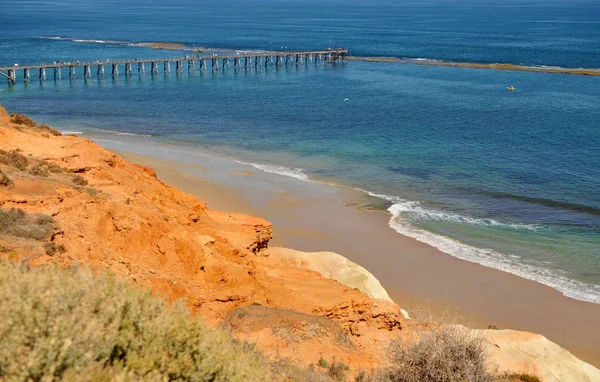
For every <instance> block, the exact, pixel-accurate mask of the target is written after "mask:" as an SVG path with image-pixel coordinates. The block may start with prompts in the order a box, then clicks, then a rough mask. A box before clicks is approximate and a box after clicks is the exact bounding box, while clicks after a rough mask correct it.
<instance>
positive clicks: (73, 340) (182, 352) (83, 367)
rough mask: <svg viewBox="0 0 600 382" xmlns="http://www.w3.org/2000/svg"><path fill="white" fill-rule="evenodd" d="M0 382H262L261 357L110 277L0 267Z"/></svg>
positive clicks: (264, 369)
mask: <svg viewBox="0 0 600 382" xmlns="http://www.w3.org/2000/svg"><path fill="white" fill-rule="evenodd" d="M0 317H3V319H2V320H0V338H2V341H0V379H2V380H23V381H24V380H32V381H40V380H41V381H53V380H67V381H69V380H71V381H75V380H76V381H111V380H122V381H166V380H190V381H234V382H235V381H264V380H271V378H270V375H269V374H270V373H269V370H268V368H267V367H266V366H265V365H264V364H263V361H262V357H261V355H260V354H259V353H258V352H256V351H255V350H253V349H251V348H249V347H248V346H246V345H243V344H239V343H236V342H235V341H233V340H232V339H231V337H230V336H229V335H228V334H227V333H226V332H224V331H220V330H212V329H209V328H207V327H206V325H205V324H204V323H202V322H201V321H200V320H199V319H197V318H190V312H189V311H188V310H187V309H185V308H184V307H183V306H175V307H174V308H169V307H167V306H166V305H165V303H164V302H163V301H162V300H161V299H159V298H158V297H155V296H152V295H151V294H150V293H149V292H146V291H142V290H140V289H138V288H136V287H134V286H132V285H129V284H126V283H123V282H119V281H117V280H115V279H114V278H113V277H110V276H107V275H102V276H100V277H94V276H93V275H92V274H91V273H90V272H88V271H80V270H79V271H78V270H75V269H60V268H55V267H51V268H47V269H32V270H26V269H23V268H22V267H17V266H15V265H12V264H10V263H7V262H3V263H0Z"/></svg>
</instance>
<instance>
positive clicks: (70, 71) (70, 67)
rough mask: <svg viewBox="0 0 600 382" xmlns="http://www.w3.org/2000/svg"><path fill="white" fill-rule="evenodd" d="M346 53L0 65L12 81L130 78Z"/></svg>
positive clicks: (319, 59)
mask: <svg viewBox="0 0 600 382" xmlns="http://www.w3.org/2000/svg"><path fill="white" fill-rule="evenodd" d="M347 54H348V51H347V50H346V49H326V50H318V51H303V52H299V51H298V52H270V51H267V52H242V53H236V54H222V55H215V54H213V55H190V56H183V57H174V58H152V59H146V58H144V59H131V60H117V61H110V60H106V61H87V62H80V61H71V62H53V63H41V64H37V65H23V66H21V65H16V64H15V65H14V66H11V67H4V68H2V67H0V75H1V76H4V77H5V78H6V79H7V81H8V83H9V84H16V83H17V72H19V71H21V72H22V73H23V81H24V82H30V81H31V73H32V71H33V72H34V73H36V72H37V73H39V74H38V79H39V81H42V82H44V81H46V79H47V76H50V78H51V79H54V80H55V81H57V80H61V79H62V76H63V70H65V69H66V74H67V75H68V78H69V79H70V80H76V79H77V73H78V72H79V73H80V74H82V76H83V78H84V79H90V78H92V68H95V69H96V70H95V72H96V77H97V78H100V79H102V78H104V77H105V74H106V73H107V72H108V74H109V75H110V76H112V77H113V78H118V77H119V68H123V72H122V73H123V75H124V76H126V77H131V76H132V75H133V71H134V68H135V69H136V70H137V73H138V74H140V75H141V74H145V73H146V64H150V74H151V75H153V76H154V75H158V74H159V67H161V66H162V72H163V73H165V74H167V73H170V72H171V64H172V63H175V72H176V73H182V72H183V71H184V70H186V71H187V72H189V73H195V72H196V71H202V72H206V71H207V70H211V71H215V70H216V71H218V70H229V69H230V68H233V69H234V70H240V69H246V70H252V69H258V68H262V67H263V66H264V67H271V66H275V67H280V66H281V67H283V66H299V65H308V64H311V63H314V64H316V63H325V64H332V63H334V62H336V61H338V60H345V58H346V55H347ZM160 64H162V65H160ZM105 67H106V72H105ZM78 68H83V70H79V71H78V70H77V69H78ZM47 71H48V73H47Z"/></svg>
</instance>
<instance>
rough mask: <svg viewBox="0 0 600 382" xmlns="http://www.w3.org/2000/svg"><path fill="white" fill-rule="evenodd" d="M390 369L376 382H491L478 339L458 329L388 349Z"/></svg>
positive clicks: (428, 335) (393, 345)
mask: <svg viewBox="0 0 600 382" xmlns="http://www.w3.org/2000/svg"><path fill="white" fill-rule="evenodd" d="M390 353H391V361H392V363H393V365H394V367H392V368H390V369H388V370H384V371H381V372H379V373H378V374H379V375H378V376H377V377H376V378H375V380H377V381H389V382H427V381H432V382H433V381H436V382H445V381H448V382H450V381H469V382H491V381H493V378H492V376H491V375H489V374H488V373H487V372H486V370H485V358H486V357H485V352H484V348H483V343H482V339H481V338H479V337H476V336H473V335H472V334H470V333H469V332H468V331H467V330H465V329H464V328H461V327H458V326H445V327H443V328H441V329H439V330H432V331H430V332H426V333H423V334H421V335H420V338H419V339H418V341H417V342H415V343H414V344H412V345H408V346H404V344H403V343H402V342H400V341H396V342H394V343H392V345H391V347H390Z"/></svg>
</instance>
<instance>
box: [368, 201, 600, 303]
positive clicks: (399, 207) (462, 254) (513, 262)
mask: <svg viewBox="0 0 600 382" xmlns="http://www.w3.org/2000/svg"><path fill="white" fill-rule="evenodd" d="M374 196H379V195H374ZM388 200H389V199H388ZM408 210H410V208H408ZM388 211H389V212H390V213H391V214H392V217H391V218H390V222H389V225H390V227H391V228H392V229H394V230H395V231H396V232H398V233H400V234H402V235H405V236H409V237H412V238H414V239H416V240H418V241H421V242H423V243H426V244H429V245H431V246H432V247H434V248H437V249H439V250H440V251H442V252H444V253H447V254H449V255H452V256H454V257H456V258H459V259H462V260H466V261H470V262H474V263H478V264H481V265H483V266H486V267H489V268H494V269H499V270H501V271H504V272H508V273H512V274H515V275H517V276H520V277H523V278H525V279H529V280H533V281H537V282H539V283H541V284H544V285H547V286H550V287H552V288H554V289H556V290H558V291H559V292H561V293H562V294H564V295H565V296H567V297H571V298H574V299H576V300H581V301H587V302H592V303H596V304H599V303H600V285H594V284H586V283H583V282H581V281H577V280H573V279H570V278H567V277H565V276H564V272H561V271H558V270H550V269H547V268H544V267H542V266H541V264H540V266H537V265H535V264H532V263H531V262H527V261H526V260H525V259H523V258H521V257H519V256H516V255H510V256H507V255H504V254H501V253H498V252H496V251H494V250H491V249H486V248H475V247H471V246H469V245H466V244H463V243H461V242H459V241H457V240H454V239H451V238H449V237H446V236H442V235H437V234H434V233H432V232H429V231H425V230H422V229H419V228H415V227H413V226H412V225H411V224H410V223H408V222H406V221H405V220H404V219H403V216H402V214H403V213H405V212H406V211H407V203H406V202H400V203H395V204H393V205H392V206H391V207H390V208H389V209H388Z"/></svg>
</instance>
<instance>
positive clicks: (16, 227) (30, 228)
mask: <svg viewBox="0 0 600 382" xmlns="http://www.w3.org/2000/svg"><path fill="white" fill-rule="evenodd" d="M57 227H58V225H57V224H56V222H55V221H54V218H52V216H48V215H44V214H28V213H27V212H25V211H23V210H21V209H15V208H11V209H10V210H6V209H0V235H9V236H16V237H20V238H23V239H33V240H45V239H48V238H49V237H50V236H51V235H52V234H53V233H54V231H55V229H56V228H57Z"/></svg>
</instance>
